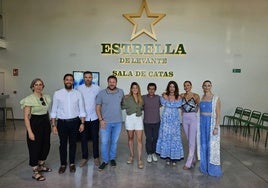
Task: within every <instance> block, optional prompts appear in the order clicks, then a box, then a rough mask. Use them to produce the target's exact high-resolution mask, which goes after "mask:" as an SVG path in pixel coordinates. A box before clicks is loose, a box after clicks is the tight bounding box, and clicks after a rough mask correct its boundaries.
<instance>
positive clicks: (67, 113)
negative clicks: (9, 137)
mask: <svg viewBox="0 0 268 188" xmlns="http://www.w3.org/2000/svg"><path fill="white" fill-rule="evenodd" d="M63 81H64V86H65V88H63V89H60V90H58V91H56V92H55V93H54V96H53V105H52V110H51V122H52V125H51V126H52V132H53V133H54V134H57V133H58V135H59V139H60V148H59V150H60V162H61V166H60V168H59V171H58V172H59V174H62V173H64V172H65V170H66V165H67V144H68V141H69V165H70V166H69V167H70V172H71V173H74V172H75V170H76V168H75V152H76V135H77V131H79V132H82V131H83V130H84V123H85V116H86V113H85V109H84V101H83V98H82V94H81V93H80V92H79V91H77V90H74V89H73V82H74V77H73V75H72V74H65V75H64V77H63ZM56 118H57V124H56Z"/></svg>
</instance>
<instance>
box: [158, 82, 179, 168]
mask: <svg viewBox="0 0 268 188" xmlns="http://www.w3.org/2000/svg"><path fill="white" fill-rule="evenodd" d="M160 101H161V104H162V106H163V107H164V109H163V112H162V116H161V123H160V129H159V137H158V140H157V145H156V152H157V153H158V154H159V155H160V157H161V158H165V159H166V162H167V165H170V162H172V165H173V166H175V165H176V161H178V160H180V159H182V158H183V157H184V153H183V146H182V140H181V128H180V118H179V111H178V109H179V107H180V106H181V104H182V101H181V98H180V96H179V87H178V85H177V83H176V82H175V81H170V82H169V83H168V85H167V88H166V93H165V94H164V95H163V96H162V97H161V98H160Z"/></svg>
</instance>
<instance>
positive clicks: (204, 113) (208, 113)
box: [200, 112, 212, 116]
mask: <svg viewBox="0 0 268 188" xmlns="http://www.w3.org/2000/svg"><path fill="white" fill-rule="evenodd" d="M200 114H201V115H203V116H211V115H212V113H211V112H200Z"/></svg>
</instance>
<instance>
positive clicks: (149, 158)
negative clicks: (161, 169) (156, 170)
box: [147, 154, 153, 163]
mask: <svg viewBox="0 0 268 188" xmlns="http://www.w3.org/2000/svg"><path fill="white" fill-rule="evenodd" d="M152 161H153V160H152V155H151V154H149V155H148V156H147V162H148V163H151V162H152Z"/></svg>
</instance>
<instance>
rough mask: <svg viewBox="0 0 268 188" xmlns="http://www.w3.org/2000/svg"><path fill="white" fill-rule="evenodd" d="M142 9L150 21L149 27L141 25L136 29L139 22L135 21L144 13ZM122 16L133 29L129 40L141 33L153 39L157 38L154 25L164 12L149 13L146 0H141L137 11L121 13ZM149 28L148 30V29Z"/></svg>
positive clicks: (163, 15)
mask: <svg viewBox="0 0 268 188" xmlns="http://www.w3.org/2000/svg"><path fill="white" fill-rule="evenodd" d="M144 11H145V13H146V15H145V16H146V18H147V19H150V20H151V22H150V24H149V26H150V27H149V29H147V28H145V27H143V26H142V27H141V28H140V29H138V26H139V23H138V22H137V20H138V19H142V18H143V15H144ZM123 16H124V17H125V18H126V19H127V20H128V21H129V22H130V23H132V24H133V26H134V27H133V31H132V34H131V38H130V41H132V40H134V39H135V38H137V37H139V36H140V35H142V34H143V33H144V34H146V35H148V36H149V37H151V38H152V39H154V40H155V41H156V40H157V38H156V34H155V30H154V26H155V24H157V23H158V22H159V21H160V20H161V19H162V18H163V17H165V16H166V14H161V13H151V12H150V10H149V7H148V5H147V2H146V0H143V1H142V3H141V6H140V10H139V11H138V13H132V14H123ZM149 30H150V31H149Z"/></svg>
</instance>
